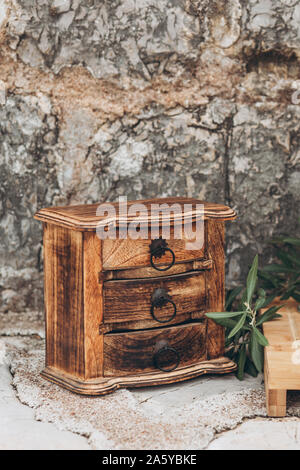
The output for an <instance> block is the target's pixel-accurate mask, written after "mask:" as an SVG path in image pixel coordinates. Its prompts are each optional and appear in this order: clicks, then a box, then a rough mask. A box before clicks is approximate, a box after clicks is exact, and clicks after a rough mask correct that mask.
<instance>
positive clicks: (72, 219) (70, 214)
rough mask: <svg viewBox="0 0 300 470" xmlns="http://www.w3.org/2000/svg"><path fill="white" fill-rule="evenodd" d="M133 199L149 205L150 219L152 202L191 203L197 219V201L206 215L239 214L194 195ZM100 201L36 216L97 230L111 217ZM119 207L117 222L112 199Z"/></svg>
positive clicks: (223, 217) (225, 217)
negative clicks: (101, 208)
mask: <svg viewBox="0 0 300 470" xmlns="http://www.w3.org/2000/svg"><path fill="white" fill-rule="evenodd" d="M134 203H140V204H144V205H145V207H146V208H147V211H148V212H147V217H146V216H145V220H146V221H148V222H150V219H151V218H150V219H149V218H148V215H149V214H150V206H151V204H169V205H172V204H179V205H181V207H182V208H183V205H184V204H192V205H193V210H192V211H191V213H190V218H191V220H196V219H197V216H198V217H200V218H202V212H201V211H200V212H197V209H196V204H203V205H204V213H203V217H204V219H205V220H206V219H220V220H232V219H234V218H235V217H236V214H235V212H234V211H233V210H232V209H230V208H229V207H228V206H225V205H223V204H215V203H209V202H204V201H200V200H197V199H192V198H176V197H170V198H163V199H144V200H140V201H128V207H130V206H131V205H132V204H134ZM99 204H101V203H97V204H86V205H74V206H65V207H50V208H44V209H41V210H39V211H38V212H37V213H36V214H35V218H36V219H37V220H40V221H42V222H49V223H53V224H56V225H59V226H63V227H68V228H72V229H74V230H79V231H89V230H91V231H95V230H96V227H97V225H98V224H99V223H103V222H104V221H105V219H107V220H108V218H107V217H105V216H97V215H96V211H97V208H98V207H99ZM110 204H113V206H114V207H115V209H116V219H115V220H113V223H115V224H116V226H119V222H121V218H120V216H119V214H118V212H117V211H118V203H110ZM132 219H133V217H130V216H129V217H128V221H130V220H132ZM157 220H158V221H159V220H161V219H156V218H152V222H155V221H157ZM176 221H178V222H179V223H180V218H179V219H178V218H177V215H176V213H175V214H174V215H172V214H171V223H174V222H175V223H176Z"/></svg>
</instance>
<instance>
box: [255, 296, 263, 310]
mask: <svg viewBox="0 0 300 470" xmlns="http://www.w3.org/2000/svg"><path fill="white" fill-rule="evenodd" d="M265 301H266V297H259V298H258V299H257V301H256V302H255V306H254V310H259V309H260V308H262V307H263V306H264V304H265Z"/></svg>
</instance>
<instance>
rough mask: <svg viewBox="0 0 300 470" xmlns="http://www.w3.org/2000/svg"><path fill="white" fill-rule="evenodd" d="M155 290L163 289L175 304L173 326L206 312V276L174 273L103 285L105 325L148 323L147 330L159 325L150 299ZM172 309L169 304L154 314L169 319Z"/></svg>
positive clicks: (197, 272)
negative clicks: (195, 314)
mask: <svg viewBox="0 0 300 470" xmlns="http://www.w3.org/2000/svg"><path fill="white" fill-rule="evenodd" d="M157 289H165V290H166V291H167V292H168V294H169V295H170V297H171V299H172V301H173V302H174V303H175V305H176V310H177V313H176V317H175V318H174V320H173V323H179V322H180V320H181V321H184V320H185V319H188V318H190V314H191V313H193V312H203V313H202V315H204V312H205V310H206V295H205V276H204V273H203V272H202V271H194V272H191V273H186V274H177V275H174V276H167V277H163V278H158V279H157V278H148V279H130V280H121V281H107V282H105V283H104V322H105V323H115V324H116V323H122V322H130V321H131V322H136V321H139V320H144V321H146V320H147V321H148V328H151V327H160V326H162V324H161V323H159V322H157V321H156V320H154V319H153V317H152V315H151V304H152V302H151V297H152V295H153V294H154V292H155V291H156V290H157ZM173 312H174V307H173V305H172V304H171V303H168V304H167V305H165V306H164V307H162V308H155V312H154V313H155V315H156V316H157V317H158V318H159V319H162V320H166V319H167V318H170V317H171V315H172V313H173Z"/></svg>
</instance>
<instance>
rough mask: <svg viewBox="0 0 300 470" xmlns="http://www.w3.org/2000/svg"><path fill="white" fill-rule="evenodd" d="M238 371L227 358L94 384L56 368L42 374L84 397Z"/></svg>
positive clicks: (101, 379) (95, 381) (109, 378)
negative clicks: (126, 388) (164, 371)
mask: <svg viewBox="0 0 300 470" xmlns="http://www.w3.org/2000/svg"><path fill="white" fill-rule="evenodd" d="M235 370H236V364H235V363H234V362H232V361H231V360H230V359H228V358H227V357H219V358H218V359H214V360H211V361H202V362H199V363H197V364H194V365H191V366H187V367H182V368H181V367H180V368H178V369H176V370H174V371H172V372H168V373H164V374H162V373H161V372H152V373H146V374H144V373H142V374H137V375H128V376H124V377H105V378H97V379H93V380H81V379H78V378H77V377H74V376H73V375H70V374H67V373H65V372H62V371H60V370H57V369H54V368H52V367H46V368H45V369H44V370H43V372H42V373H41V374H42V376H43V377H45V378H46V379H47V380H50V382H53V383H55V384H57V385H60V386H62V387H64V388H66V389H67V390H69V391H71V392H73V393H79V394H80V395H91V396H98V395H106V394H107V393H112V392H114V391H116V390H118V389H120V388H124V387H128V388H133V387H135V388H138V387H148V386H151V387H153V386H158V385H167V384H171V383H176V382H182V381H184V380H189V379H193V378H195V377H199V376H201V375H206V374H217V375H219V374H229V373H231V372H234V371H235Z"/></svg>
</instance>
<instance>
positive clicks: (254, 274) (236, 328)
mask: <svg viewBox="0 0 300 470" xmlns="http://www.w3.org/2000/svg"><path fill="white" fill-rule="evenodd" d="M257 280H258V255H256V256H255V258H254V260H253V263H252V266H251V268H250V270H249V273H248V276H247V282H246V287H245V288H242V287H238V288H236V289H234V290H233V291H231V292H230V294H229V296H228V298H227V302H226V309H228V310H229V309H230V308H231V307H232V304H233V302H234V300H235V299H236V297H237V296H238V295H239V294H241V300H240V301H239V305H238V308H237V311H233V312H231V311H227V312H221V313H219V312H210V313H207V314H206V316H207V317H208V318H210V319H213V320H214V321H215V322H216V323H218V324H220V325H222V326H224V327H225V332H226V351H227V355H228V356H229V357H231V358H232V359H233V360H234V361H235V362H236V363H237V364H238V371H237V377H238V379H240V380H243V378H244V373H245V372H247V373H249V374H250V375H252V376H254V377H256V376H257V374H258V373H259V372H262V370H263V363H264V356H263V351H264V347H265V346H268V341H267V339H266V337H265V336H264V335H263V333H262V325H263V323H265V322H267V321H270V320H274V319H275V318H278V317H280V316H281V315H279V314H278V313H277V312H278V310H279V309H280V308H281V307H282V305H280V306H271V307H269V308H268V309H267V310H266V311H265V312H264V313H263V314H262V313H260V311H261V309H264V308H266V307H268V306H269V305H270V304H271V302H272V301H273V300H274V298H275V296H276V294H275V295H272V296H267V294H266V291H265V290H264V289H261V288H260V289H259V288H258V287H257Z"/></svg>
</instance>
